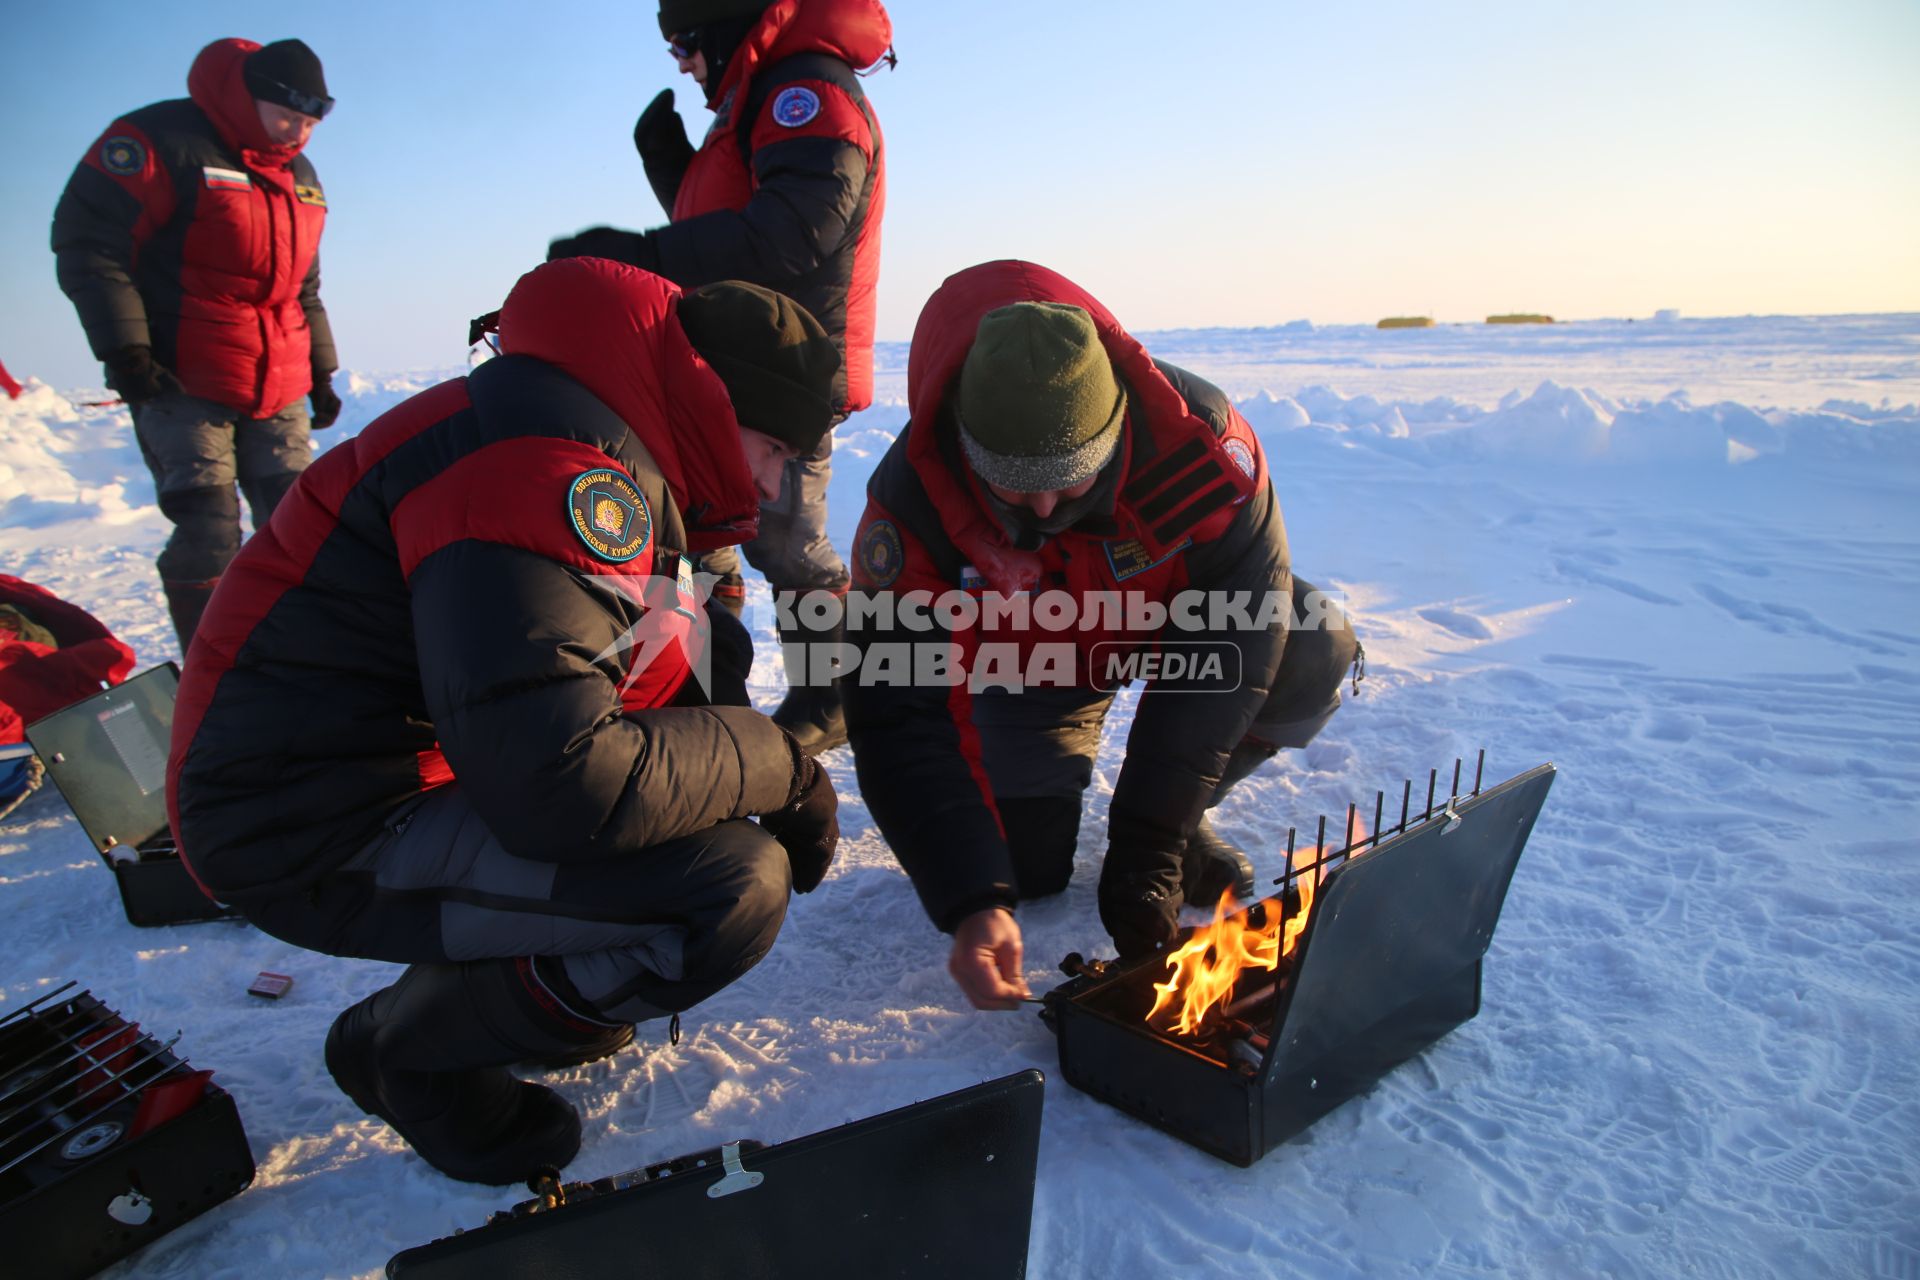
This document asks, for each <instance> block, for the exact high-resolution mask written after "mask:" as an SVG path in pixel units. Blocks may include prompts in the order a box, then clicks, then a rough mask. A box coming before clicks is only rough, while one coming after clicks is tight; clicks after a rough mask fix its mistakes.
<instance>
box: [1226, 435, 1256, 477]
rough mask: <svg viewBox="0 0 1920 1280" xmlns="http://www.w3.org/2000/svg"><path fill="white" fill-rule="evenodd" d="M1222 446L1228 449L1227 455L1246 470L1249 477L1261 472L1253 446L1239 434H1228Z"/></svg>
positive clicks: (1235, 464)
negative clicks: (1256, 462)
mask: <svg viewBox="0 0 1920 1280" xmlns="http://www.w3.org/2000/svg"><path fill="white" fill-rule="evenodd" d="M1221 447H1223V448H1224V449H1226V451H1227V457H1229V458H1231V459H1233V465H1234V466H1236V467H1238V468H1240V470H1242V471H1244V472H1246V473H1247V475H1248V476H1249V477H1251V476H1254V475H1257V474H1258V473H1259V470H1260V468H1259V467H1258V466H1257V465H1255V463H1254V460H1253V446H1252V445H1250V444H1248V443H1247V442H1246V441H1245V440H1242V439H1241V438H1240V437H1239V436H1228V437H1227V438H1226V439H1225V440H1223V441H1221Z"/></svg>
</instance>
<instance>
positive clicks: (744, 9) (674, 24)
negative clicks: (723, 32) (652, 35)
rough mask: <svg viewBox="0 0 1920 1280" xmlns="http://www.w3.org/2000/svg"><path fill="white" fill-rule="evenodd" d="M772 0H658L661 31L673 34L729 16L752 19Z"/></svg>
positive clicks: (670, 36)
mask: <svg viewBox="0 0 1920 1280" xmlns="http://www.w3.org/2000/svg"><path fill="white" fill-rule="evenodd" d="M772 3H773V0H660V34H661V35H662V36H664V37H666V38H667V39H669V40H671V39H673V38H674V37H675V36H677V35H680V34H682V33H684V32H688V31H691V30H693V29H694V28H695V27H704V26H706V25H707V24H708V23H709V22H725V21H726V20H727V19H728V18H751V17H752V16H754V15H755V14H757V13H760V12H761V11H763V10H764V9H766V7H767V6H768V5H770V4H772Z"/></svg>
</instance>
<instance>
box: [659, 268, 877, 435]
mask: <svg viewBox="0 0 1920 1280" xmlns="http://www.w3.org/2000/svg"><path fill="white" fill-rule="evenodd" d="M678 314H679V317H680V327H681V329H683V330H684V331H685V332H686V335H687V340H688V341H689V342H691V343H693V346H694V350H696V351H698V352H699V353H700V355H701V357H702V358H703V359H705V360H706V362H707V363H708V364H709V365H711V366H712V367H713V371H714V372H715V373H717V374H719V375H720V381H722V382H724V383H726V384H727V395H728V397H729V398H730V399H731V400H732V401H733V416H734V417H736V418H738V419H739V420H740V425H741V426H743V427H750V428H752V429H753V430H755V431H759V432H762V433H764V434H766V435H770V436H772V437H773V438H774V439H776V440H783V441H785V442H786V443H787V444H790V445H792V446H793V447H794V449H795V450H796V451H798V452H800V453H811V452H813V448H814V446H815V445H817V444H819V443H820V438H821V437H822V436H824V435H826V434H827V432H828V430H829V429H830V428H831V427H832V426H833V378H834V375H835V374H837V373H839V372H840V353H839V352H838V351H837V350H835V349H834V345H833V339H832V338H829V337H828V336H827V331H826V330H825V329H823V328H821V327H820V322H819V321H818V320H815V319H814V318H813V316H812V314H811V313H809V312H808V311H807V309H806V308H805V307H803V306H801V305H800V304H799V303H797V302H795V301H794V300H793V299H792V298H788V297H785V296H783V295H781V294H778V293H775V292H774V291H773V290H771V289H763V288H761V287H760V286H759V285H757V284H748V283H746V282H745V281H744V280H722V281H720V282H719V283H717V284H709V285H702V286H701V287H700V288H698V289H692V290H689V291H688V292H686V293H684V294H682V295H681V296H680V305H679V308H678Z"/></svg>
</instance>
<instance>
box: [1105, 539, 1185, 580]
mask: <svg viewBox="0 0 1920 1280" xmlns="http://www.w3.org/2000/svg"><path fill="white" fill-rule="evenodd" d="M1192 545H1193V539H1192V538H1187V539H1184V540H1183V541H1182V542H1181V543H1180V545H1179V546H1177V547H1175V548H1174V549H1173V550H1171V551H1169V552H1167V554H1165V555H1163V556H1161V557H1160V558H1159V559H1158V560H1155V559H1154V558H1153V557H1151V556H1150V555H1148V554H1147V548H1146V545H1145V544H1144V543H1142V542H1141V541H1140V539H1138V538H1129V539H1127V540H1126V541H1125V542H1109V543H1108V544H1107V565H1108V567H1110V568H1111V569H1112V570H1113V577H1114V581H1116V582H1125V581H1126V580H1127V579H1128V578H1131V577H1133V576H1134V575H1135V574H1140V573H1145V572H1146V571H1147V570H1149V569H1152V568H1155V567H1156V566H1159V565H1163V564H1165V563H1166V562H1167V561H1169V560H1171V559H1173V558H1174V557H1175V556H1177V555H1179V554H1180V553H1181V552H1182V551H1185V550H1186V549H1187V548H1188V547H1190V546H1192Z"/></svg>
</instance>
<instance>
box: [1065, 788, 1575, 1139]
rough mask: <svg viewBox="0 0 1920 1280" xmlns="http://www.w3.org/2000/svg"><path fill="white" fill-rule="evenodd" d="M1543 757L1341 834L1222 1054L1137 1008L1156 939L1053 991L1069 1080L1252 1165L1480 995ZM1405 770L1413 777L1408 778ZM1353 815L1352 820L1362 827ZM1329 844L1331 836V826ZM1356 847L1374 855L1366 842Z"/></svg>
mask: <svg viewBox="0 0 1920 1280" xmlns="http://www.w3.org/2000/svg"><path fill="white" fill-rule="evenodd" d="M1553 779H1554V767H1553V766H1552V765H1551V764H1543V765H1540V766H1538V767H1537V768H1534V769H1530V770H1528V771H1527V772H1525V773H1523V774H1520V775H1519V776H1518V777H1515V778H1511V779H1509V780H1507V781H1506V782H1503V783H1501V784H1499V785H1498V786H1495V787H1491V788H1489V789H1487V790H1486V791H1481V790H1480V789H1479V783H1478V780H1477V778H1476V781H1475V784H1474V791H1473V793H1472V794H1471V795H1460V794H1458V791H1459V768H1458V765H1456V766H1455V773H1454V784H1455V785H1454V789H1455V792H1456V794H1454V795H1453V796H1450V797H1448V798H1447V800H1446V803H1445V804H1444V806H1436V804H1435V802H1434V799H1433V797H1432V795H1431V793H1430V794H1429V800H1428V804H1427V809H1426V812H1425V813H1416V814H1409V813H1408V812H1407V811H1406V809H1404V808H1403V810H1402V817H1401V820H1400V823H1399V825H1398V827H1397V828H1395V827H1391V826H1390V827H1388V828H1386V829H1385V830H1384V831H1383V830H1381V824H1380V822H1379V821H1378V820H1377V819H1376V821H1375V824H1374V831H1375V834H1374V835H1373V836H1371V837H1368V838H1366V839H1365V840H1362V841H1357V842H1356V841H1355V840H1354V839H1352V837H1351V835H1349V839H1348V842H1347V847H1346V848H1344V849H1341V850H1339V851H1337V852H1335V853H1333V854H1331V855H1329V857H1330V858H1333V859H1339V862H1338V865H1334V866H1332V868H1331V870H1329V871H1328V872H1327V873H1326V880H1325V882H1324V884H1323V886H1322V888H1321V890H1320V898H1319V900H1318V901H1317V902H1316V904H1315V905H1314V908H1313V912H1312V915H1311V917H1310V919H1309V920H1308V923H1307V926H1306V931H1305V933H1304V934H1303V935H1302V937H1301V940H1300V948H1299V951H1298V952H1297V953H1296V954H1295V956H1294V958H1293V963H1292V966H1291V968H1290V970H1287V971H1285V972H1283V973H1282V974H1281V976H1280V981H1279V983H1278V984H1276V985H1277V987H1278V990H1277V992H1276V997H1275V998H1274V999H1273V1000H1272V1001H1270V1002H1269V1003H1268V1004H1267V1006H1266V1008H1267V1009H1268V1010H1270V1012H1269V1013H1268V1014H1267V1015H1265V1017H1264V1018H1263V1019H1262V1025H1261V1026H1260V1027H1259V1028H1257V1031H1258V1040H1257V1043H1258V1044H1259V1046H1260V1047H1259V1050H1258V1052H1255V1053H1252V1054H1251V1055H1249V1056H1248V1057H1246V1058H1233V1057H1224V1058H1223V1057H1219V1056H1215V1054H1214V1053H1212V1052H1209V1051H1208V1046H1206V1045H1203V1044H1201V1043H1198V1042H1192V1041H1187V1042H1183V1041H1182V1040H1180V1039H1178V1038H1176V1037H1173V1036H1171V1035H1167V1034H1163V1033H1161V1032H1160V1031H1157V1030H1156V1029H1155V1028H1153V1027H1151V1026H1149V1025H1148V1024H1147V1022H1146V1021H1145V1020H1144V1018H1143V1014H1144V1013H1145V1012H1146V1010H1147V1007H1148V1005H1149V1004H1150V1003H1151V997H1152V983H1153V982H1154V980H1155V979H1156V978H1158V977H1159V976H1161V974H1162V973H1163V972H1164V969H1165V960H1164V957H1163V956H1159V955H1155V956H1148V957H1145V958H1143V959H1141V960H1137V961H1132V962H1127V963H1121V962H1114V963H1112V964H1106V965H1099V964H1094V965H1088V966H1086V967H1085V968H1083V969H1080V970H1079V973H1078V976H1076V977H1074V978H1073V979H1072V980H1071V981H1069V982H1066V983H1063V984H1062V985H1060V986H1059V987H1056V988H1054V990H1052V991H1050V992H1048V993H1047V997H1046V1009H1045V1011H1044V1012H1043V1014H1042V1015H1041V1016H1042V1017H1043V1018H1044V1019H1045V1020H1046V1021H1047V1023H1048V1025H1050V1026H1051V1027H1052V1028H1053V1030H1054V1032H1055V1034H1056V1035H1057V1036H1058V1037H1059V1041H1060V1070H1061V1073H1062V1074H1063V1075H1064V1076H1065V1077H1066V1079H1067V1082H1068V1083H1069V1084H1071V1085H1074V1086H1075V1087H1077V1088H1080V1089H1083V1090H1085V1091H1086V1092H1088V1093H1090V1094H1092V1095H1094V1096H1095V1097H1097V1098H1100V1099H1101V1100H1102V1101H1105V1102H1108V1103H1111V1104H1112V1105H1113V1106H1116V1107H1118V1108H1120V1109H1121V1110H1122V1111H1126V1112H1128V1113H1130V1114H1132V1115H1134V1116H1137V1117H1139V1118H1140V1119H1142V1120H1145V1121H1146V1122H1147V1123H1149V1124H1152V1125H1155V1126H1156V1127H1158V1128H1160V1129H1163V1130H1165V1131H1166V1132H1168V1133H1170V1134H1172V1135H1173V1136H1175V1137H1177V1138H1180V1139H1181V1140H1183V1141H1186V1142H1190V1143H1192V1144H1193V1145H1194V1146H1197V1147H1199V1148H1201V1149H1202V1150H1204V1151H1207V1152H1209V1153H1211V1154H1213V1155H1216V1156H1219V1157H1220V1158H1221V1159H1223V1160H1228V1161H1231V1162H1233V1163H1234V1164H1238V1165H1243V1166H1244V1165H1250V1164H1252V1163H1253V1162H1254V1161H1256V1160H1258V1159H1259V1158H1260V1157H1261V1156H1263V1155H1265V1154H1266V1153H1267V1152H1268V1151H1269V1150H1271V1149H1272V1148H1274V1147H1275V1146H1278V1145H1279V1144H1280V1143H1282V1142H1284V1141H1286V1140H1287V1139H1288V1138H1291V1137H1293V1136H1294V1135H1295V1134H1297V1133H1299V1132H1301V1131H1302V1130H1304V1129H1305V1128H1306V1127H1307V1126H1308V1125H1310V1124H1312V1123H1313V1122H1314V1121H1315V1120H1318V1119H1319V1118H1320V1117H1321V1116H1323V1115H1325V1114H1326V1113H1327V1112H1329V1111H1331V1110H1333V1109H1334V1108H1335V1107H1337V1106H1339V1105H1340V1104H1341V1103H1342V1102H1345V1101H1346V1100H1347V1099H1349V1098H1352V1097H1354V1096H1356V1095H1358V1094H1360V1093H1363V1092H1365V1091H1366V1090H1367V1089H1368V1088H1369V1087H1371V1086H1372V1085H1373V1084H1374V1083H1375V1082H1376V1081H1378V1080H1379V1079H1380V1078H1381V1077H1382V1076H1384V1075H1385V1074H1386V1073H1387V1072H1388V1071H1390V1070H1392V1069H1393V1068H1394V1067H1395V1066H1397V1065H1398V1064H1400V1063H1402V1062H1404V1061H1406V1060H1407V1059H1409V1058H1411V1057H1413V1056H1414V1055H1415V1054H1417V1053H1419V1052H1420V1051H1421V1050H1423V1049H1425V1048H1426V1047H1427V1046H1428V1045H1430V1044H1432V1043H1433V1042H1434V1041H1436V1040H1438V1039H1439V1038H1440V1037H1441V1036H1443V1035H1445V1034H1447V1032H1449V1031H1451V1030H1453V1028H1455V1027H1457V1026H1459V1025H1460V1024H1461V1023H1463V1022H1466V1021H1467V1020H1468V1019H1470V1018H1472V1017H1473V1016H1474V1015H1475V1014H1477V1013H1478V1012H1479V1011H1480V971H1481V965H1482V962H1483V960H1484V958H1485V956H1486V954H1487V947H1488V945H1489V944H1490V943H1491V942H1492V940H1493V931H1494V926H1495V925H1496V924H1497V923H1498V922H1499V919H1500V908H1501V906H1502V904H1503V903H1504V902H1505V901H1506V896H1507V886H1508V884H1509V882H1510V881H1511V880H1512V879H1513V873H1514V868H1515V866H1516V864H1517V863H1518V862H1519V860H1520V854H1521V852H1522V851H1523V850H1524V849H1525V848H1526V845H1527V838H1528V836H1529V835H1531V834H1532V831H1533V826H1534V822H1535V820H1536V819H1537V818H1538V817H1539V814H1540V807H1541V805H1542V804H1543V803H1545V801H1546V798H1547V789H1548V788H1549V787H1551V786H1552V785H1553ZM1410 790H1411V784H1409V791H1410ZM1351 821H1352V820H1351V817H1350V818H1349V831H1351ZM1321 847H1322V848H1323V849H1325V848H1329V847H1330V846H1328V845H1327V844H1326V840H1325V835H1324V819H1323V834H1322V839H1321ZM1362 850H1364V852H1365V856H1357V855H1359V854H1360V853H1361V852H1362Z"/></svg>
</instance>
